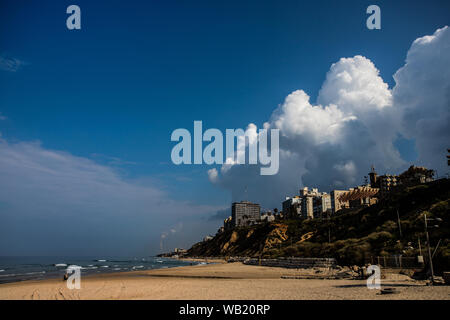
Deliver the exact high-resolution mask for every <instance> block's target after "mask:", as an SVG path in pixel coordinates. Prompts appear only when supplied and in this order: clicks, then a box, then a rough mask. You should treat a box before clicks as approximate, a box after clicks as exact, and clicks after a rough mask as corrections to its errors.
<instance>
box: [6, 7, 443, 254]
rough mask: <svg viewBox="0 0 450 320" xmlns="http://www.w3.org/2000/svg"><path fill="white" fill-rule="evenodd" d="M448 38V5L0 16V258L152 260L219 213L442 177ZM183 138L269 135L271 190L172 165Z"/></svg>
mask: <svg viewBox="0 0 450 320" xmlns="http://www.w3.org/2000/svg"><path fill="white" fill-rule="evenodd" d="M71 4H76V5H78V6H79V7H80V8H81V30H68V29H67V27H66V19H67V17H68V16H69V15H68V14H67V13H66V8H67V7H68V6H69V5H71ZM371 4H377V5H378V6H379V7H380V8H381V30H369V29H367V27H366V19H367V17H368V16H369V15H368V14H366V8H367V7H368V6H369V5H371ZM449 23H450V3H449V2H448V1H376V2H372V1H351V0H345V1H324V0H322V1H282V2H280V1H226V2H225V1H136V0H134V1H132V0H129V1H80V0H77V1H64V0H60V1H21V0H18V1H17V0H15V1H8V0H6V1H5V0H2V1H1V2H0V90H1V91H0V92H1V94H0V219H1V223H0V240H1V241H0V255H73V256H80V255H123V256H125V255H148V254H155V253H158V252H160V251H162V250H169V249H171V248H173V247H189V246H190V245H192V244H193V243H194V242H196V241H199V240H201V239H202V237H203V236H205V235H207V234H214V233H215V232H216V230H217V228H218V227H219V226H220V225H221V224H222V219H223V218H225V217H226V216H228V215H229V214H230V212H229V207H230V204H231V202H232V201H240V200H242V199H243V198H248V199H249V200H251V201H255V202H258V203H260V204H261V205H262V206H263V207H264V208H274V207H278V208H279V207H281V201H282V200H283V199H284V196H286V195H294V194H296V193H297V192H298V189H299V188H300V187H302V186H311V187H312V186H317V187H319V188H320V189H321V190H324V191H330V190H331V189H333V188H346V187H352V186H355V185H358V184H361V183H362V182H363V176H364V175H366V174H367V172H368V170H369V168H370V165H371V164H374V165H375V167H376V168H377V169H378V170H379V173H385V172H387V173H399V172H401V170H404V169H406V168H407V167H408V166H409V165H410V164H412V163H414V164H420V165H426V166H428V167H430V168H433V169H436V170H437V171H438V174H439V175H444V174H445V173H447V172H448V168H447V166H446V159H445V152H446V151H445V147H449V146H448V145H446V144H448V141H449V138H450V133H449V129H448V128H449V119H450V116H449V109H450V108H449V106H450V103H449V99H450V98H449V97H450V76H449V65H450V63H449V57H450V52H449V43H450V40H449V38H450V36H449V33H450V31H449V29H446V28H445V26H447V25H449ZM417 39H419V40H417ZM195 120H201V121H203V126H204V128H205V129H206V128H218V129H220V130H222V131H225V129H227V128H243V129H245V128H249V129H250V130H253V128H254V127H253V126H249V125H250V124H253V125H254V126H255V127H258V128H260V127H262V126H263V124H264V123H267V124H268V125H269V126H270V127H271V128H278V129H280V132H281V138H280V147H281V154H280V172H279V174H277V175H276V176H270V177H261V176H260V175H259V168H258V167H257V166H233V167H232V168H228V167H221V166H218V165H216V166H208V165H179V166H176V165H174V164H173V163H172V162H171V158H170V154H171V150H172V148H173V146H174V143H173V142H171V141H170V135H171V133H172V132H173V131H174V130H175V129H177V128H186V129H188V130H190V131H192V130H193V122H194V121H195ZM330 128H334V129H333V130H331V129H330ZM245 189H247V190H248V193H247V194H246V195H245V194H244V190H245Z"/></svg>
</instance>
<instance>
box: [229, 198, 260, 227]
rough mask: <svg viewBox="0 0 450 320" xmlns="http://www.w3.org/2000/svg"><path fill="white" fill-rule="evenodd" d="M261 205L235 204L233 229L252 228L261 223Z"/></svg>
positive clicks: (242, 202)
mask: <svg viewBox="0 0 450 320" xmlns="http://www.w3.org/2000/svg"><path fill="white" fill-rule="evenodd" d="M260 211H261V208H260V206H259V204H257V203H252V202H249V201H241V202H234V203H233V204H232V206H231V224H232V227H233V228H234V227H242V226H251V225H255V224H257V223H259V222H260Z"/></svg>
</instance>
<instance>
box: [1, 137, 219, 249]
mask: <svg viewBox="0 0 450 320" xmlns="http://www.w3.org/2000/svg"><path fill="white" fill-rule="evenodd" d="M0 203H1V212H0V219H1V222H0V255H8V254H9V255H67V256H74V255H84V256H86V255H97V254H104V255H116V256H117V255H127V254H147V255H150V254H152V253H156V252H158V251H159V246H158V242H159V240H160V235H161V230H169V233H171V234H172V239H170V241H169V242H167V243H165V245H166V246H183V245H186V246H187V245H189V244H191V243H192V242H194V241H196V240H198V238H199V237H201V233H200V234H197V233H195V232H194V231H192V230H198V229H201V227H203V228H206V227H208V228H211V227H213V226H214V227H216V224H214V225H213V224H212V223H209V224H207V223H206V222H205V221H204V217H205V216H207V215H211V213H213V212H216V211H217V210H218V209H219V207H214V206H207V205H200V204H193V203H190V202H187V201H180V200H178V199H176V198H171V197H170V195H169V194H167V193H165V192H163V191H161V190H160V189H158V188H157V187H155V185H152V184H150V183H148V182H147V181H145V182H144V180H142V179H141V180H128V179H126V178H125V177H123V176H122V175H121V174H120V171H119V170H117V169H116V168H115V167H112V166H108V165H102V164H98V163H97V162H95V161H93V160H91V159H88V158H83V157H77V156H74V155H72V154H70V153H67V152H61V151H55V150H49V149H46V148H44V147H42V145H41V144H40V143H39V142H19V143H10V142H8V141H7V140H4V139H1V138H0ZM183 225H184V226H186V229H185V230H186V231H185V232H180V231H181V227H180V226H183ZM171 230H175V231H176V232H177V233H176V237H175V234H174V233H173V232H172V231H171ZM183 230H184V229H183Z"/></svg>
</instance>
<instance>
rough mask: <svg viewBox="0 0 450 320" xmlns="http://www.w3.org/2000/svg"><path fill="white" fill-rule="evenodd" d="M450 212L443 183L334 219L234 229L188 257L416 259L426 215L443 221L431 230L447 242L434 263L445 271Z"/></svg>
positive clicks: (447, 185) (348, 261)
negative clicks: (400, 257)
mask: <svg viewBox="0 0 450 320" xmlns="http://www.w3.org/2000/svg"><path fill="white" fill-rule="evenodd" d="M397 210H398V213H399V216H400V221H401V230H402V236H400V230H399V226H398V219H397ZM449 212H450V181H449V180H448V179H442V180H438V181H434V182H432V183H428V184H422V185H417V186H414V187H410V188H407V189H405V190H403V191H399V192H396V193H392V194H391V195H390V197H389V198H387V199H384V200H383V201H380V202H379V203H378V204H376V205H373V206H371V207H367V208H361V209H355V210H350V211H347V212H340V213H337V214H336V215H335V216H334V217H332V218H331V219H329V220H327V219H311V220H303V221H302V220H280V221H275V222H272V223H264V224H260V225H256V226H252V227H242V228H236V229H234V230H228V231H225V232H223V233H220V234H218V235H216V236H215V237H214V238H213V239H212V240H209V241H206V242H200V243H197V244H195V245H194V246H192V248H191V249H189V251H188V255H190V256H222V257H224V256H225V257H226V256H249V257H259V256H261V257H263V258H276V257H292V256H294V257H334V258H336V259H337V261H338V263H339V264H341V265H353V264H357V265H362V264H364V262H365V259H366V258H370V257H371V256H388V255H393V254H402V255H403V256H411V257H415V256H417V255H418V254H419V249H418V248H419V246H418V239H419V238H420V241H421V245H422V254H423V255H424V256H426V238H425V231H424V230H425V228H424V215H425V214H426V215H427V217H429V218H441V219H442V220H443V221H442V222H438V224H439V228H429V235H430V242H431V245H432V246H433V247H434V246H436V244H437V243H438V241H439V240H440V239H441V242H440V246H439V248H438V250H437V251H436V254H435V256H434V259H433V262H434V263H435V265H436V267H435V268H436V269H437V271H438V272H439V271H442V270H450V268H449V267H450V240H449V238H450V237H449V235H450V215H449ZM434 224H435V223H434V222H433V223H431V222H430V223H429V225H434ZM329 238H330V240H331V241H330V242H329ZM425 258H426V257H425Z"/></svg>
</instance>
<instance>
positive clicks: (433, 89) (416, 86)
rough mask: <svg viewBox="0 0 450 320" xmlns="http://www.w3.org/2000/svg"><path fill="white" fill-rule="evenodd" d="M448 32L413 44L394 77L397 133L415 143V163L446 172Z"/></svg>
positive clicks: (449, 72)
mask: <svg viewBox="0 0 450 320" xmlns="http://www.w3.org/2000/svg"><path fill="white" fill-rule="evenodd" d="M449 52H450V29H449V28H448V27H444V28H442V29H438V30H436V32H435V33H434V34H433V35H431V36H424V37H422V38H418V39H417V40H415V41H414V42H413V44H412V46H411V48H410V49H409V51H408V54H407V57H406V63H405V65H404V66H403V67H402V68H400V69H399V70H398V71H397V72H396V73H395V75H394V79H395V82H396V86H395V87H394V89H393V96H394V104H395V106H396V107H397V108H398V109H399V112H400V113H401V122H400V128H399V129H400V132H401V133H402V134H403V135H404V136H405V137H407V138H410V139H415V142H416V149H417V152H418V155H419V158H418V162H420V163H422V164H424V165H426V166H428V167H430V168H435V169H438V173H439V174H443V173H444V172H445V171H446V169H447V168H446V167H447V162H446V153H447V150H446V148H449V147H450V142H449V141H450V129H449V128H450V68H449V66H450V54H449Z"/></svg>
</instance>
